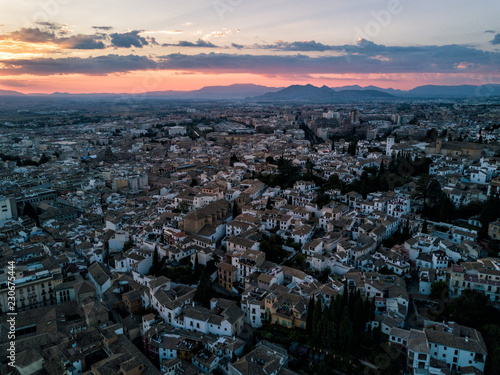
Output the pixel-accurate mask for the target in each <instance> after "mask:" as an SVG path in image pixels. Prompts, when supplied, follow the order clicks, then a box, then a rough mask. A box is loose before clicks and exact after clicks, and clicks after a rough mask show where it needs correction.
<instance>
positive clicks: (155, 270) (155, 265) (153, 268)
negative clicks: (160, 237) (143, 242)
mask: <svg viewBox="0 0 500 375" xmlns="http://www.w3.org/2000/svg"><path fill="white" fill-rule="evenodd" d="M159 272H160V257H159V255H158V245H156V246H155V250H154V252H153V264H152V266H151V274H153V275H154V276H158V273H159Z"/></svg>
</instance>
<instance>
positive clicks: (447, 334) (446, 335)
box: [389, 322, 487, 375]
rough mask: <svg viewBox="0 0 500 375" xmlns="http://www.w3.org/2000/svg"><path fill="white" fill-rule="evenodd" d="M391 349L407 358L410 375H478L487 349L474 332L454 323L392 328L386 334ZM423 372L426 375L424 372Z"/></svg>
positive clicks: (479, 336) (477, 333) (476, 332)
mask: <svg viewBox="0 0 500 375" xmlns="http://www.w3.org/2000/svg"><path fill="white" fill-rule="evenodd" d="M389 342H390V344H391V346H395V347H400V348H401V349H402V350H404V351H405V352H406V353H405V354H406V355H407V358H408V360H407V364H408V367H409V368H410V369H411V371H413V373H415V374H418V373H430V374H437V375H440V374H449V373H450V371H456V372H458V373H462V374H477V373H478V372H479V373H482V372H483V371H484V366H485V362H486V355H487V349H486V344H485V343H484V339H483V337H482V336H481V333H479V332H478V331H477V330H475V329H473V328H468V327H464V326H461V325H459V324H456V323H452V322H449V323H448V324H443V323H434V322H432V324H429V325H427V326H425V327H424V329H423V330H416V329H411V330H409V331H408V330H405V329H401V328H397V327H394V328H392V329H391V331H390V334H389ZM424 371H426V372H424Z"/></svg>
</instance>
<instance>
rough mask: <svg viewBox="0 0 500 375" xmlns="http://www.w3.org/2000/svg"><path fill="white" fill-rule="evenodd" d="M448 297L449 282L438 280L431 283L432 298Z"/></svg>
mask: <svg viewBox="0 0 500 375" xmlns="http://www.w3.org/2000/svg"><path fill="white" fill-rule="evenodd" d="M446 297H448V283H447V282H446V281H442V280H440V281H436V282H434V283H432V285H431V298H433V299H444V298H446Z"/></svg>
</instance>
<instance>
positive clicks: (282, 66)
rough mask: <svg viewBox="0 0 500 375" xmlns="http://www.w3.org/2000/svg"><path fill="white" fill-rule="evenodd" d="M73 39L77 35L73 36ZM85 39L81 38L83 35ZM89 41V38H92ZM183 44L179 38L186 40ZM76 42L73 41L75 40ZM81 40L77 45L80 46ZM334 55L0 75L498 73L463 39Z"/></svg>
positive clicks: (29, 68)
mask: <svg viewBox="0 0 500 375" xmlns="http://www.w3.org/2000/svg"><path fill="white" fill-rule="evenodd" d="M71 42H72V43H76V41H75V39H72V40H71ZM82 43H83V40H82ZM90 43H92V41H90ZM186 43H187V44H184V43H182V44H183V45H185V46H188V44H189V42H186ZM74 45H76V44H74ZM82 47H83V45H81V46H80V48H82ZM330 47H331V51H334V50H335V51H338V52H340V53H338V54H336V55H335V56H330V55H321V56H318V57H312V56H308V55H305V54H294V55H277V54H276V55H268V54H267V55H251V54H236V53H235V54H229V53H225V54H216V53H200V54H194V55H188V54H181V53H177V54H169V55H166V56H160V57H157V58H156V59H152V58H149V57H145V56H137V55H129V56H120V55H107V56H99V57H87V58H79V57H71V58H60V59H49V58H37V59H32V60H29V59H17V60H4V61H0V63H2V65H3V69H1V70H0V73H1V74H2V75H16V74H40V75H50V74H71V73H82V74H89V75H106V74H110V73H114V72H117V73H120V72H128V71H135V70H148V69H158V70H176V71H184V72H204V73H214V74H222V73H255V74H263V75H273V74H280V75H282V74H288V75H305V74H344V73H357V74H366V73H381V74H385V73H387V74H390V73H475V74H486V73H487V74H498V73H500V53H497V52H488V51H482V50H478V49H475V48H473V47H471V46H467V45H445V46H410V47H398V46H394V47H392V46H385V45H380V44H375V43H373V42H370V41H367V40H361V41H360V42H359V43H358V44H357V45H342V46H330Z"/></svg>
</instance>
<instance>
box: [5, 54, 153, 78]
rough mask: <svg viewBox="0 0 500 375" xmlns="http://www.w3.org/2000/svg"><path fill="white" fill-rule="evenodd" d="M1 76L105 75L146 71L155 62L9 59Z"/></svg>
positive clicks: (145, 59) (138, 58)
mask: <svg viewBox="0 0 500 375" xmlns="http://www.w3.org/2000/svg"><path fill="white" fill-rule="evenodd" d="M1 63H2V64H3V69H0V74H2V75H19V74H35V75H55V74H87V75H107V74H110V73H123V72H130V71H134V70H148V69H154V68H156V67H157V64H156V62H155V61H153V60H151V59H150V58H148V57H146V56H137V55H128V56H120V55H106V56H97V57H86V58H80V57H65V58H59V59H54V58H35V59H11V60H4V61H2V62H1Z"/></svg>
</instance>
